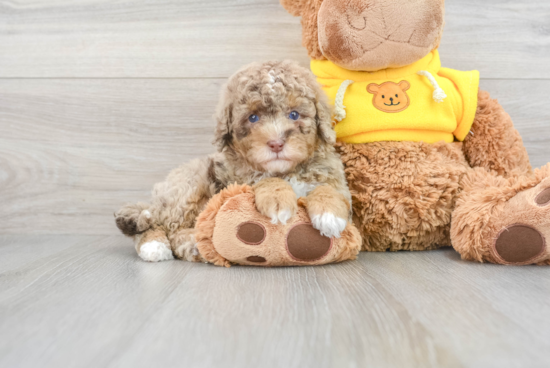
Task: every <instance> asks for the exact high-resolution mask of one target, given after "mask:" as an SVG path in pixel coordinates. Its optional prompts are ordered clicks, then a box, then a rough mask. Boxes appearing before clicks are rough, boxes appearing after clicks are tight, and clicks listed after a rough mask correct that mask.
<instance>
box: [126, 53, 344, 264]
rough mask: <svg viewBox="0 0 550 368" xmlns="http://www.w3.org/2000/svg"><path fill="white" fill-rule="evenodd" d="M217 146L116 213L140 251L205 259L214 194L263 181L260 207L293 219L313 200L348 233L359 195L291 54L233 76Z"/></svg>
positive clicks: (308, 78)
mask: <svg viewBox="0 0 550 368" xmlns="http://www.w3.org/2000/svg"><path fill="white" fill-rule="evenodd" d="M216 119H217V128H216V133H215V144H216V146H217V150H218V152H217V153H215V154H212V155H210V156H208V157H205V158H201V159H196V160H193V161H190V162H189V163H187V164H185V165H183V166H181V167H179V168H177V169H175V170H173V171H172V172H171V173H170V174H169V175H168V177H167V178H166V180H165V181H163V182H161V183H158V184H156V185H155V187H154V189H153V196H152V200H151V203H150V204H144V203H138V204H135V205H127V206H124V207H123V208H121V209H120V210H119V211H118V212H117V213H115V218H116V224H117V226H118V228H119V229H120V230H121V231H122V232H123V233H124V234H125V235H128V236H131V237H133V238H134V242H135V246H136V250H137V252H138V254H139V256H140V257H141V258H142V259H144V260H146V261H151V262H155V261H163V260H168V259H172V258H173V257H174V256H175V257H177V258H180V259H185V260H188V261H203V259H202V257H201V256H200V254H199V252H198V251H197V248H196V242H195V237H194V226H195V220H196V218H197V216H198V215H199V214H200V213H201V211H202V210H203V208H204V207H205V205H206V203H207V202H208V200H209V199H210V198H211V197H212V196H214V195H215V194H216V193H218V192H219V191H220V190H222V189H223V188H225V187H226V186H227V185H229V184H231V183H239V184H249V185H253V186H255V193H256V206H257V208H258V211H259V212H260V213H261V214H263V215H265V216H268V217H269V218H271V221H272V222H273V223H274V224H277V223H282V224H285V223H286V222H287V221H288V220H289V219H290V218H291V217H292V216H293V215H294V214H295V213H296V210H297V198H298V197H306V203H307V210H308V214H309V216H310V218H311V221H312V224H313V226H314V227H315V228H316V229H318V230H319V231H320V232H321V234H323V235H325V236H328V237H333V236H334V237H339V236H340V233H341V232H342V231H343V230H344V228H345V227H346V224H347V221H349V220H350V218H351V209H350V208H351V206H350V202H351V196H350V192H349V189H348V185H347V182H346V179H345V176H344V168H343V165H342V163H341V161H340V158H339V156H338V155H337V154H336V152H335V150H334V148H333V144H334V143H335V140H336V135H335V133H334V130H333V129H332V125H331V109H330V106H329V105H328V103H327V99H326V97H325V95H324V92H323V91H322V90H321V88H320V86H319V85H318V84H317V82H316V80H315V78H314V77H313V75H312V74H311V73H310V71H309V70H307V69H305V68H302V67H300V66H299V65H298V64H297V63H294V62H291V61H283V62H266V63H255V64H251V65H249V66H247V67H245V68H243V69H242V70H240V71H239V72H237V73H236V74H235V75H233V76H232V77H231V78H230V79H229V81H228V83H227V85H226V87H225V90H224V92H223V94H222V98H221V101H220V103H219V105H218V109H217V113H216Z"/></svg>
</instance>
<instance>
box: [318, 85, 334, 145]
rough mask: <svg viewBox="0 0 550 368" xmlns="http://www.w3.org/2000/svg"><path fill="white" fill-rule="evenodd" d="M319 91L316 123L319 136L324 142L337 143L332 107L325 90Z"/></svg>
mask: <svg viewBox="0 0 550 368" xmlns="http://www.w3.org/2000/svg"><path fill="white" fill-rule="evenodd" d="M319 92H320V93H321V94H320V93H317V102H316V103H315V108H316V109H317V114H316V115H315V123H316V125H317V136H318V137H319V141H321V142H322V143H324V144H328V145H331V146H332V145H334V144H335V143H336V132H335V131H334V129H333V128H332V109H331V108H330V105H329V104H328V102H327V99H326V97H325V95H324V92H323V91H319Z"/></svg>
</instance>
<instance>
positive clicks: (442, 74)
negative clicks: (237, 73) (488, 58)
mask: <svg viewBox="0 0 550 368" xmlns="http://www.w3.org/2000/svg"><path fill="white" fill-rule="evenodd" d="M311 70H312V71H313V73H314V74H315V75H316V76H317V80H318V81H319V83H320V84H321V85H322V86H323V89H324V90H325V92H326V93H327V94H328V96H329V98H330V99H331V101H332V102H333V103H334V104H335V119H336V120H337V121H339V122H338V123H337V124H336V127H335V130H336V134H337V137H338V140H339V141H343V142H346V143H368V142H376V141H416V142H419V141H423V142H427V143H435V142H438V141H442V140H443V141H445V142H453V141H454V138H455V137H456V139H458V140H459V141H462V140H464V138H466V135H467V134H468V132H469V131H470V128H471V127H472V123H473V122H474V118H475V114H476V109H477V94H478V89H479V72H478V71H471V72H461V71H457V70H453V69H447V68H442V67H441V61H440V59H439V53H438V52H437V50H434V51H432V52H431V53H430V54H429V55H427V56H426V57H424V58H423V59H422V60H419V61H417V62H416V63H414V64H412V65H409V66H406V67H402V68H396V69H386V70H381V71H377V72H360V71H359V72H358V71H351V70H347V69H344V68H341V67H339V66H337V65H335V64H333V63H332V62H330V61H328V60H313V61H312V62H311Z"/></svg>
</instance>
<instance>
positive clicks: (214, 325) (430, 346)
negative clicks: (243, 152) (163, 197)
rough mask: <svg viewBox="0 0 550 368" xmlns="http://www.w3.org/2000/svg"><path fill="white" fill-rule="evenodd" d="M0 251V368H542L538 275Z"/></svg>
mask: <svg viewBox="0 0 550 368" xmlns="http://www.w3.org/2000/svg"><path fill="white" fill-rule="evenodd" d="M0 244H1V245H0V252H1V254H2V257H1V258H0V269H1V270H2V271H1V272H0V331H1V332H0V366H2V367H320V368H321V367H480V368H481V367H483V368H486V367H541V368H542V367H548V359H549V358H548V351H549V350H550V318H549V317H548V316H549V315H550V268H543V267H536V266H533V267H501V266H495V265H483V264H476V263H471V262H464V261H461V260H460V259H459V257H458V255H457V254H456V253H455V252H454V251H453V250H451V249H444V250H437V251H430V252H417V253H407V252H401V253H363V254H361V255H360V257H359V260H358V261H354V262H347V263H343V264H339V265H336V266H334V265H333V266H322V267H304V268H272V269H263V268H244V267H232V268H230V269H224V268H220V267H214V266H211V265H206V264H192V263H187V262H181V261H169V262H164V263H159V264H150V263H145V262H142V261H140V260H139V259H138V258H137V257H136V256H135V255H134V250H133V249H132V247H131V246H129V244H128V242H127V241H126V240H125V239H123V238H121V237H118V236H109V235H103V236H94V235H42V236H38V235H29V236H20V235H7V236H2V237H0Z"/></svg>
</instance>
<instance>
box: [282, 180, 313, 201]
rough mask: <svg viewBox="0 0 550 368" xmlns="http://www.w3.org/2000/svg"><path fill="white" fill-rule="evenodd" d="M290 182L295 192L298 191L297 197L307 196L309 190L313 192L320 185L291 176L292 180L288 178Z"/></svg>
mask: <svg viewBox="0 0 550 368" xmlns="http://www.w3.org/2000/svg"><path fill="white" fill-rule="evenodd" d="M288 183H289V184H290V186H291V187H292V190H293V191H294V193H296V197H298V198H300V197H305V196H307V195H308V194H309V192H311V191H312V190H313V189H315V188H316V187H317V185H319V184H313V183H306V182H303V181H299V180H298V179H296V178H290V180H288Z"/></svg>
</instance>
